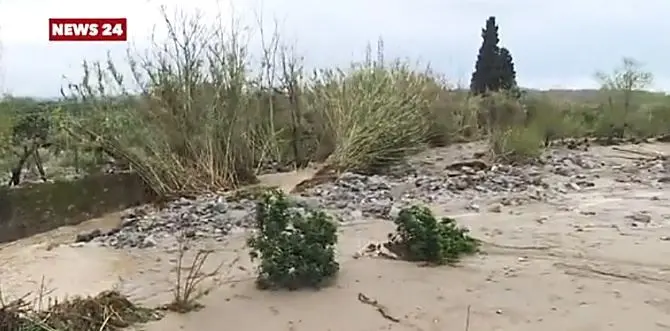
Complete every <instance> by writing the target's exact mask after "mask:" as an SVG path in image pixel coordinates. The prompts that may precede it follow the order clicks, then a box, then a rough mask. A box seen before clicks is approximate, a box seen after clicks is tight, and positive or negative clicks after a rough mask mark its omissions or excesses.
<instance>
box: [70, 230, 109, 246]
mask: <svg viewBox="0 0 670 331" xmlns="http://www.w3.org/2000/svg"><path fill="white" fill-rule="evenodd" d="M101 235H102V231H100V229H95V230H92V231H88V232H83V233H80V234H77V236H76V237H75V238H74V242H76V243H82V242H89V241H91V240H93V239H95V238H97V237H99V236H101Z"/></svg>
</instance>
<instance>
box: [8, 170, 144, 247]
mask: <svg viewBox="0 0 670 331" xmlns="http://www.w3.org/2000/svg"><path fill="white" fill-rule="evenodd" d="M151 200H152V195H151V194H149V192H148V190H146V189H145V186H144V184H143V183H142V181H141V180H140V178H139V177H138V176H137V175H135V174H130V173H120V174H98V175H92V176H88V177H85V178H82V179H79V180H76V181H63V182H55V183H38V184H29V185H26V186H22V187H18V188H6V187H3V188H0V243H4V242H8V241H13V240H17V239H20V238H24V237H28V236H31V235H33V234H37V233H41V232H46V231H49V230H52V229H55V228H57V227H60V226H63V225H76V224H78V223H81V222H83V221H85V220H87V219H90V218H94V217H99V216H102V215H103V214H106V213H110V212H115V211H119V210H123V209H125V208H128V207H131V206H136V205H139V204H142V203H147V202H150V201H151Z"/></svg>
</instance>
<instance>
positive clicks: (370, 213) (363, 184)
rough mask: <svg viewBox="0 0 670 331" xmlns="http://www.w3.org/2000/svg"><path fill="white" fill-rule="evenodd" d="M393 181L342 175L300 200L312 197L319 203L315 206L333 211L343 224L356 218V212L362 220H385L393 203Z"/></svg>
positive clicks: (356, 175) (311, 191) (376, 176)
mask: <svg viewBox="0 0 670 331" xmlns="http://www.w3.org/2000/svg"><path fill="white" fill-rule="evenodd" d="M392 182H393V181H392V180H388V179H387V178H385V177H382V176H378V175H373V176H365V175H361V174H355V173H344V174H342V175H341V176H340V177H339V178H338V179H337V180H336V181H335V182H333V183H328V184H325V185H320V186H317V187H315V188H311V189H309V190H308V191H307V192H305V193H304V194H303V197H314V198H315V199H316V201H318V202H316V201H314V202H313V204H314V205H317V204H318V205H321V206H323V207H324V208H326V209H330V210H335V214H336V215H337V216H338V217H339V218H341V219H342V220H344V221H346V220H348V219H350V218H351V216H356V214H357V213H356V212H355V211H356V210H358V211H360V214H361V216H363V217H365V218H388V217H389V215H390V213H391V207H392V205H393V201H394V198H393V196H392V194H391V188H392V185H393V184H392ZM342 211H344V212H342Z"/></svg>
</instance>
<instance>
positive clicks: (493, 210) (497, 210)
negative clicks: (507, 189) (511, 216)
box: [488, 203, 502, 213]
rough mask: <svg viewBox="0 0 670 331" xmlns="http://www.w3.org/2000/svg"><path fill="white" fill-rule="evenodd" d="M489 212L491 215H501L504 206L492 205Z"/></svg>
mask: <svg viewBox="0 0 670 331" xmlns="http://www.w3.org/2000/svg"><path fill="white" fill-rule="evenodd" d="M488 211H489V212H491V213H501V212H502V205H501V204H499V203H496V204H493V205H490V206H489V208H488Z"/></svg>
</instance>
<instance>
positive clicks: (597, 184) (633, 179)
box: [0, 144, 670, 331]
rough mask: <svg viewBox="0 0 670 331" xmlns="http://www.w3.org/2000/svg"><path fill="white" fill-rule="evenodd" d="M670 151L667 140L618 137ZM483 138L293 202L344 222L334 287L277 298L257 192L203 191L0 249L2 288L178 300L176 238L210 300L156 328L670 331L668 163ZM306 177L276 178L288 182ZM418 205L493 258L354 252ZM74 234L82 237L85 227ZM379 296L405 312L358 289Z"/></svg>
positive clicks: (602, 150)
mask: <svg viewBox="0 0 670 331" xmlns="http://www.w3.org/2000/svg"><path fill="white" fill-rule="evenodd" d="M621 148H624V149H627V150H637V151H646V152H661V153H664V154H665V155H670V145H662V144H647V145H637V146H621ZM480 149H481V146H478V145H476V144H468V145H459V146H452V147H449V148H444V149H434V150H431V151H428V152H426V153H424V154H422V155H420V156H417V157H416V158H414V159H413V160H411V162H409V164H407V165H405V166H403V167H401V169H396V171H394V172H392V173H390V174H388V175H383V176H382V175H378V176H371V177H367V176H361V175H356V174H345V175H344V176H342V177H341V178H340V179H339V180H338V181H337V182H335V183H332V184H326V185H322V186H320V187H316V188H314V189H312V190H310V191H309V192H306V193H305V194H304V195H303V196H298V197H295V201H296V208H301V206H321V207H324V208H326V209H327V210H328V211H329V212H330V213H332V214H333V215H334V216H335V217H336V218H337V219H338V220H339V223H340V232H341V234H340V244H339V246H338V247H339V253H340V257H339V260H340V262H341V264H342V272H341V276H340V278H339V280H338V282H337V285H336V286H334V287H332V288H328V289H324V290H322V291H318V292H313V291H307V292H305V291H300V292H292V293H267V292H260V291H258V290H256V289H255V288H254V286H253V265H252V264H251V263H250V262H249V261H248V258H247V253H246V251H245V250H244V238H245V235H246V233H245V232H246V230H245V227H246V226H247V225H248V217H249V215H250V213H251V212H252V207H253V203H252V202H251V201H244V200H242V201H226V200H225V199H224V198H222V197H216V196H212V197H202V198H200V199H198V200H195V201H187V200H184V201H178V202H176V203H174V204H172V205H170V206H168V208H167V209H165V210H162V211H151V210H145V211H144V212H140V211H137V210H135V211H129V212H125V213H119V214H114V215H108V216H106V217H104V218H100V219H96V220H91V221H89V222H86V223H83V224H81V225H79V226H77V227H64V228H60V229H58V230H55V231H52V232H49V233H45V234H42V235H38V236H34V237H31V238H26V239H23V240H20V241H16V242H13V243H10V244H6V245H4V246H1V248H0V265H1V266H2V271H3V278H2V284H1V285H2V289H3V292H4V293H5V295H6V296H7V295H8V296H18V295H21V294H23V293H26V292H29V291H35V290H36V288H37V287H38V286H39V283H40V282H41V280H42V277H43V276H44V281H45V284H46V286H47V287H48V288H50V289H52V290H53V293H52V295H58V296H63V295H73V294H94V293H97V292H98V291H101V290H104V289H109V288H112V287H114V288H117V289H120V290H121V291H122V292H124V293H126V294H128V295H129V296H131V298H134V299H136V300H139V301H141V302H143V303H146V304H162V303H166V302H168V301H169V300H170V298H171V292H170V291H171V290H172V282H173V279H172V278H173V277H174V276H173V271H174V266H175V260H176V253H175V242H174V237H175V236H176V235H177V233H178V232H181V231H182V230H183V229H191V230H192V231H193V234H192V238H193V243H194V244H193V245H196V246H203V247H211V248H214V249H215V250H216V254H215V256H214V258H212V259H211V260H210V262H211V265H210V266H208V267H214V266H215V265H218V264H219V263H222V262H223V263H224V264H226V263H229V262H230V261H232V260H234V259H236V258H238V257H239V261H238V262H237V263H236V264H235V265H234V266H232V267H230V268H227V270H225V271H224V272H223V273H221V274H219V275H217V276H215V277H212V278H211V279H210V280H209V282H208V283H207V284H206V286H211V291H210V293H209V295H207V296H206V297H204V298H203V299H202V303H203V304H204V305H205V308H204V309H202V310H201V311H198V312H194V313H190V314H186V315H168V316H166V318H164V319H163V320H161V321H159V322H156V323H153V324H149V325H146V326H142V327H143V328H144V329H146V330H156V331H172V330H202V331H206V330H212V331H214V330H221V329H222V328H227V329H231V330H245V329H247V330H268V331H273V330H304V331H314V330H356V331H358V330H360V331H367V330H465V325H466V320H468V323H469V329H470V330H520V331H523V330H528V331H531V330H532V331H536V330H538V329H543V330H547V331H554V330H556V331H559V330H560V331H564V330H589V331H594V330H630V329H633V328H636V329H641V330H666V329H670V264H668V263H667V256H670V191H669V190H668V189H669V188H670V187H669V186H670V183H668V182H669V181H670V177H669V176H670V165H669V164H668V163H667V162H666V161H664V160H663V159H662V158H660V157H653V156H651V154H648V153H646V154H647V155H639V154H636V153H631V152H630V151H628V152H623V151H620V150H617V149H615V148H612V147H593V148H591V149H590V150H589V151H575V150H562V149H561V150H558V149H557V150H552V151H550V152H548V153H547V155H546V156H545V158H544V160H543V162H542V163H541V164H537V165H533V166H525V167H507V166H495V165H494V166H493V167H492V168H491V169H480V168H478V167H477V165H476V164H470V165H469V166H465V167H463V166H459V167H452V166H450V165H453V164H454V162H456V161H459V160H466V159H470V158H472V155H473V153H475V152H476V151H479V150H480ZM309 175H310V173H309V172H304V173H298V174H296V173H292V174H277V175H267V176H266V177H265V178H264V181H265V182H268V183H270V184H273V185H280V186H282V187H283V188H284V189H290V188H291V187H292V186H293V185H296V184H297V183H299V182H300V181H301V180H302V179H304V178H307V177H309ZM417 201H419V202H423V203H425V204H429V205H430V206H431V207H433V208H434V211H435V212H436V213H438V214H439V215H445V216H446V215H449V216H452V217H454V218H456V219H457V220H458V221H459V222H460V223H461V224H463V225H466V226H468V227H469V228H470V229H471V230H472V233H473V234H474V235H475V236H477V237H478V238H480V239H482V240H484V241H485V242H486V245H485V246H484V251H485V254H482V255H479V256H475V257H471V258H468V259H466V260H464V261H463V263H462V265H461V266H459V267H440V268H420V267H417V266H415V265H412V264H409V263H404V262H399V261H388V260H380V259H375V258H371V257H358V258H357V254H356V253H357V252H359V251H360V250H361V248H363V247H364V246H365V245H366V244H368V243H370V242H373V241H382V240H384V239H385V237H386V234H387V233H388V232H389V231H390V230H391V229H392V224H391V223H390V222H388V221H387V220H388V219H389V218H391V217H392V216H393V215H394V213H396V212H397V211H398V210H399V209H400V208H402V207H403V206H405V205H407V204H410V203H413V202H417ZM76 237H78V241H79V242H77V243H75V242H74V241H75V238H76ZM359 293H362V294H364V295H365V296H367V297H369V298H372V299H376V300H378V302H379V303H380V304H382V305H384V306H386V308H387V309H386V311H387V312H388V313H389V314H391V315H392V316H393V317H394V318H396V319H397V321H392V320H389V319H386V318H384V317H383V316H382V315H381V314H380V313H379V311H377V310H376V309H375V308H373V307H371V306H370V305H366V304H364V303H362V302H361V301H360V300H358V296H359Z"/></svg>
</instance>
